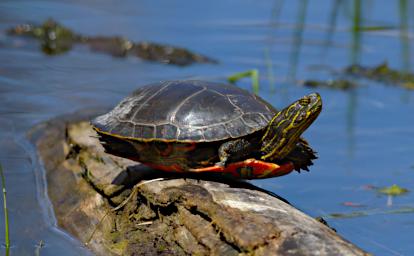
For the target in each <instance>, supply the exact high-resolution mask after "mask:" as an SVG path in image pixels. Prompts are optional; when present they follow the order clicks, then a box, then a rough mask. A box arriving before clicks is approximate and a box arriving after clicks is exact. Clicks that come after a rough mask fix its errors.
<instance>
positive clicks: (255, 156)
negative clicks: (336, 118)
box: [91, 80, 322, 179]
mask: <svg viewBox="0 0 414 256" xmlns="http://www.w3.org/2000/svg"><path fill="white" fill-rule="evenodd" d="M321 109H322V101H321V98H320V96H319V94H317V93H312V94H310V95H308V96H304V97H303V98H301V99H299V100H297V101H295V102H294V103H292V104H291V105H289V106H288V107H286V108H285V109H283V110H282V111H280V112H278V111H277V110H275V109H274V108H273V107H272V106H271V105H270V104H269V103H267V102H266V101H264V100H263V99H261V98H260V97H258V96H256V95H254V94H251V93H249V92H247V91H245V90H243V89H241V88H239V87H236V86H233V85H228V84H219V83H212V82H205V81H195V80H189V81H166V82H160V83H155V84H151V85H147V86H144V87H141V88H139V89H138V90H136V91H135V92H133V93H132V94H131V95H130V96H128V97H126V98H125V99H124V100H122V101H121V102H120V103H119V104H118V105H117V106H116V107H115V108H114V109H113V110H111V111H110V112H109V113H107V114H104V115H101V116H98V117H96V118H95V119H93V120H92V122H91V123H92V126H93V128H94V129H95V130H96V132H97V133H98V135H99V138H100V141H101V142H102V144H103V146H104V148H105V150H106V152H107V153H110V154H113V155H116V156H120V157H124V158H129V159H132V160H135V161H139V162H141V163H143V164H145V165H148V166H150V167H152V168H154V169H160V170H164V171H174V172H186V171H190V172H222V173H229V174H231V175H232V176H235V177H238V178H245V179H257V178H268V177H273V176H280V175H284V174H287V173H289V172H291V171H292V170H294V169H296V170H297V171H299V170H300V169H304V170H308V166H310V165H312V160H313V159H316V156H315V153H314V151H313V150H312V149H311V148H310V147H309V146H308V143H307V142H306V141H305V140H304V139H302V138H300V135H301V134H302V133H303V132H304V131H305V130H306V129H307V128H308V127H309V125H310V124H311V123H312V122H313V121H314V120H315V119H316V117H317V116H318V114H319V113H320V111H321Z"/></svg>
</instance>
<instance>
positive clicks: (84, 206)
mask: <svg viewBox="0 0 414 256" xmlns="http://www.w3.org/2000/svg"><path fill="white" fill-rule="evenodd" d="M98 114H99V113H98V112H97V111H93V110H91V111H82V112H81V113H77V114H73V115H67V116H64V117H60V118H57V119H54V120H52V121H49V122H47V123H43V124H40V125H38V126H37V127H35V128H33V129H32V130H31V131H30V132H29V134H28V136H29V137H30V139H31V141H32V142H33V143H34V144H35V146H36V148H37V150H38V154H39V156H40V158H41V161H42V162H43V164H44V167H45V171H46V178H47V184H48V194H49V197H50V200H51V201H52V204H53V207H54V211H55V214H56V218H57V220H58V225H59V227H61V228H62V229H64V230H66V231H67V232H68V233H70V234H72V235H73V236H74V237H76V238H77V239H79V240H80V241H82V242H83V243H85V244H86V246H87V247H89V248H90V249H91V250H92V251H93V252H94V253H96V254H97V255H367V254H366V253H365V252H363V251H362V250H360V249H359V248H357V247H355V246H354V245H352V244H350V243H349V242H347V241H345V240H344V239H342V238H341V237H339V236H338V235H337V234H336V233H335V232H334V231H332V230H331V229H330V228H329V227H327V226H326V225H323V224H321V223H320V222H318V221H316V220H315V219H313V218H311V217H309V216H307V215H305V214H304V213H302V212H300V211H298V210H297V209H295V208H293V207H292V206H290V205H289V204H287V203H285V202H283V201H282V200H280V199H278V198H277V197H275V196H272V195H271V194H270V193H266V191H261V190H260V189H258V188H256V187H255V186H253V185H251V184H249V183H247V182H243V181H235V180H226V179H224V178H223V177H220V176H216V177H211V176H208V177H206V176H204V177H203V176H193V177H190V176H186V177H180V176H176V175H171V174H169V175H166V174H165V173H163V172H158V171H155V170H151V169H149V168H146V167H144V166H141V165H137V163H136V162H133V161H130V160H126V159H123V158H119V157H115V156H111V155H108V154H105V153H104V151H103V148H102V146H101V145H100V144H99V142H98V140H97V138H96V134H94V132H93V130H92V129H91V128H90V126H89V123H88V121H87V120H89V119H90V117H92V116H96V115H98Z"/></svg>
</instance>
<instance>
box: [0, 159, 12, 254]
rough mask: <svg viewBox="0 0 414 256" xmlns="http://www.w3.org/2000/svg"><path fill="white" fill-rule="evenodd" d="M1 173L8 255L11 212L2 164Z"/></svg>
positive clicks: (7, 251) (0, 166) (7, 252)
mask: <svg viewBox="0 0 414 256" xmlns="http://www.w3.org/2000/svg"><path fill="white" fill-rule="evenodd" d="M0 175H1V185H2V188H3V208H4V239H5V246H6V255H7V256H8V255H9V251H10V238H9V214H8V211H7V200H6V194H7V192H6V182H5V179H4V173H3V167H2V165H1V164H0Z"/></svg>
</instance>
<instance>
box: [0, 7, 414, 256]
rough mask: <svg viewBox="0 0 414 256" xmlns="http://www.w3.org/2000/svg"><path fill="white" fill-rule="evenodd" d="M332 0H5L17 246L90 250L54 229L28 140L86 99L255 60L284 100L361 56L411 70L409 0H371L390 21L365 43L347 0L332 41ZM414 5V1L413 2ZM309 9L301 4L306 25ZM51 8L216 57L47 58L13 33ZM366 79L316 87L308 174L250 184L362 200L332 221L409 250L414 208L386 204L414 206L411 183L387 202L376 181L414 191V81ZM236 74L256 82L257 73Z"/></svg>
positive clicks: (3, 138) (58, 15)
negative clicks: (182, 62) (355, 30)
mask: <svg viewBox="0 0 414 256" xmlns="http://www.w3.org/2000/svg"><path fill="white" fill-rule="evenodd" d="M334 2H335V1H308V4H307V6H306V8H302V7H303V3H304V2H303V1H282V2H280V1H243V2H241V1H232V0H220V1H218V0H216V1H204V2H201V1H197V2H196V1H189V0H181V1H174V2H173V1H163V2H161V1H159V2H155V1H139V2H137V1H132V0H128V1H122V2H114V1H70V0H65V1H59V2H57V1H51V0H43V1H36V0H30V1H24V0H20V1H12V0H2V1H1V2H0V31H1V32H0V60H1V61H0V162H1V163H2V165H3V168H4V170H5V175H6V181H7V190H8V205H9V215H10V219H11V220H10V222H11V223H10V228H11V243H12V246H13V247H12V250H11V252H12V255H32V254H33V253H34V251H35V249H36V244H38V243H39V242H40V241H44V242H45V247H44V248H42V249H41V255H57V254H58V253H59V255H78V254H81V255H83V254H87V251H86V250H85V249H83V248H82V246H81V244H79V243H78V242H76V241H75V240H73V239H72V238H71V237H70V236H69V235H67V234H65V233H64V232H63V231H61V230H59V229H58V228H56V226H55V223H54V219H53V214H52V213H51V211H50V207H49V205H48V201H47V198H46V197H45V196H44V195H45V193H44V184H43V183H44V181H43V180H42V169H41V165H39V163H38V162H37V160H36V155H35V153H34V149H33V147H32V146H31V145H30V143H28V142H27V140H26V139H25V133H26V132H27V131H28V129H30V127H32V126H33V125H35V124H37V123H40V122H42V121H45V120H48V119H50V118H52V117H55V116H58V115H61V114H65V113H70V112H73V111H76V110H78V109H83V108H88V107H93V106H98V105H104V106H112V105H114V104H116V103H117V102H118V101H119V100H120V99H122V98H123V97H124V96H126V95H127V94H128V93H129V92H131V91H132V90H134V89H135V88H137V87H138V86H140V85H144V84H146V83H149V82H154V81H159V80H165V79H183V78H199V79H208V80H214V81H224V79H225V77H226V76H228V75H230V74H233V73H234V72H241V71H246V70H249V69H252V68H257V69H258V70H259V71H260V74H261V81H260V82H261V89H260V95H261V96H262V97H263V98H265V99H266V100H268V101H269V102H271V103H272V104H273V105H275V106H276V107H279V108H280V107H284V106H285V105H287V104H289V103H290V102H291V101H293V100H295V99H296V98H298V97H300V96H302V95H304V94H307V93H309V92H311V91H313V90H315V89H308V88H305V87H303V86H301V81H303V80H305V79H309V78H314V79H330V78H333V77H334V76H335V75H334V72H335V71H336V72H338V71H340V70H341V69H343V68H344V67H345V66H347V65H349V64H351V63H352V61H353V60H358V61H359V63H361V64H364V65H371V66H372V65H377V64H379V63H381V62H383V61H388V64H389V65H390V66H391V67H393V68H396V69H407V70H410V71H411V72H413V71H414V70H413V67H412V62H414V61H412V60H413V57H414V56H413V49H412V47H411V46H412V45H414V44H413V33H414V27H413V24H414V22H413V21H414V20H413V17H408V32H407V34H406V38H408V39H407V40H403V37H401V33H400V32H401V31H400V29H399V26H400V20H401V17H402V15H401V13H399V5H398V4H399V3H400V2H404V1H400V2H398V1H385V0H383V1H379V0H372V1H364V3H363V6H362V11H363V24H364V26H388V27H390V29H388V30H379V31H369V32H364V33H361V38H360V41H359V43H358V44H356V45H357V47H353V45H355V44H354V43H353V35H352V33H351V31H352V30H351V27H352V15H353V6H352V4H353V3H354V1H343V2H344V3H343V4H342V5H341V6H340V8H339V10H338V14H337V19H336V27H335V29H334V30H333V32H332V33H331V37H330V43H329V44H327V43H326V42H327V38H329V31H330V26H329V25H330V22H329V20H330V13H331V10H332V6H333V4H334ZM280 3H282V5H281V6H282V8H281V9H280V12H278V10H279V9H278V6H279V5H280ZM408 3H409V9H408V10H412V9H413V7H414V3H413V2H412V1H409V2H408ZM301 8H302V9H303V10H305V14H306V17H305V19H304V21H305V22H304V25H303V31H302V33H300V31H299V32H298V28H300V21H299V20H300V16H301V15H300V11H301V10H302V9H301ZM278 13H279V14H278ZM410 14H411V13H410ZM49 17H52V18H54V19H56V20H58V21H59V22H61V23H62V24H64V25H66V26H68V27H70V28H72V29H73V30H75V31H77V32H79V33H82V34H86V35H107V36H111V35H122V36H125V37H128V38H129V39H132V40H134V41H142V40H148V41H155V42H159V43H169V44H173V45H177V46H182V47H187V48H189V49H191V50H193V51H196V52H199V53H203V54H205V55H208V56H210V57H213V58H216V59H218V60H219V61H220V64H218V65H193V66H190V67H184V68H183V67H176V66H167V65H161V64H157V63H151V62H146V61H142V60H139V59H136V58H127V59H120V58H113V57H110V56H107V55H104V54H97V53H91V52H89V51H88V50H87V49H86V48H83V47H75V49H74V50H73V51H71V52H69V53H67V54H64V55H59V56H54V57H50V56H45V55H43V54H42V53H41V52H40V51H39V50H38V45H36V43H34V42H29V41H27V40H23V39H20V38H12V37H8V36H6V35H5V33H4V31H5V30H6V29H7V28H9V27H11V26H14V25H16V24H20V23H24V22H27V21H30V22H37V23H41V22H43V21H44V20H45V19H47V18H49ZM300 38H301V39H300ZM410 47H411V48H410ZM355 49H356V50H355ZM269 70H271V72H269ZM359 82H360V84H361V86H360V87H359V88H358V89H356V90H353V91H337V90H329V89H317V90H316V91H318V92H319V93H320V94H321V95H322V97H323V100H324V109H323V111H322V113H321V115H320V117H319V118H318V120H317V121H316V122H315V123H314V124H313V125H312V127H310V128H309V129H308V130H307V131H306V133H305V135H304V136H305V137H306V138H307V139H308V140H309V142H310V143H311V145H312V146H313V148H314V149H315V150H317V151H318V153H319V157H320V158H319V159H318V160H316V161H315V165H314V166H312V168H311V172H309V173H301V174H297V173H293V174H291V175H288V176H285V177H281V178H275V179H268V180H262V181H254V183H255V184H256V185H258V186H261V187H263V188H265V189H268V190H271V191H273V192H275V193H277V194H279V195H281V196H283V197H285V198H286V199H287V200H289V201H290V202H291V203H292V204H293V205H295V206H296V207H298V208H299V209H301V210H303V211H305V212H306V213H308V214H310V215H312V216H328V215H329V214H331V213H350V212H353V211H363V212H365V213H367V216H361V217H355V218H337V219H334V218H327V220H328V222H329V224H330V225H331V226H332V227H334V228H336V229H337V231H338V233H339V234H340V235H342V236H344V237H345V238H346V239H348V240H350V241H352V242H353V243H355V244H356V245H358V246H359V247H361V248H363V249H365V250H367V251H369V252H371V253H374V254H376V255H412V254H413V253H414V243H413V240H412V237H413V235H414V214H413V213H412V212H411V213H405V214H401V213H390V211H393V210H398V209H404V208H405V207H411V208H412V207H414V196H413V192H411V193H408V194H406V195H403V196H400V197H396V198H393V202H392V205H391V206H387V197H386V196H380V195H379V194H377V193H376V192H375V190H372V189H369V187H370V186H377V187H383V186H390V185H392V184H398V185H399V186H401V187H404V188H407V189H410V190H413V188H414V157H413V153H414V129H413V127H414V115H413V114H412V111H413V109H414V92H413V91H409V90H405V89H402V88H400V87H396V86H387V85H384V84H380V83H375V82H370V81H368V80H360V81H359ZM239 85H240V86H242V87H244V88H246V89H250V82H249V80H248V79H246V80H243V81H242V82H241V83H240V84H239ZM345 202H352V203H355V204H362V205H363V207H358V208H354V207H349V206H344V205H343V203H345ZM0 217H1V216H0ZM0 223H1V224H0V230H3V223H2V222H0ZM0 240H4V235H3V233H2V232H1V231H0Z"/></svg>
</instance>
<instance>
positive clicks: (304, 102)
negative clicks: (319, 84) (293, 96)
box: [299, 97, 310, 107]
mask: <svg viewBox="0 0 414 256" xmlns="http://www.w3.org/2000/svg"><path fill="white" fill-rule="evenodd" d="M309 103H310V99H309V98H308V97H304V98H302V99H300V100H299V104H300V105H302V106H304V107H305V106H307V105H309Z"/></svg>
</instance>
